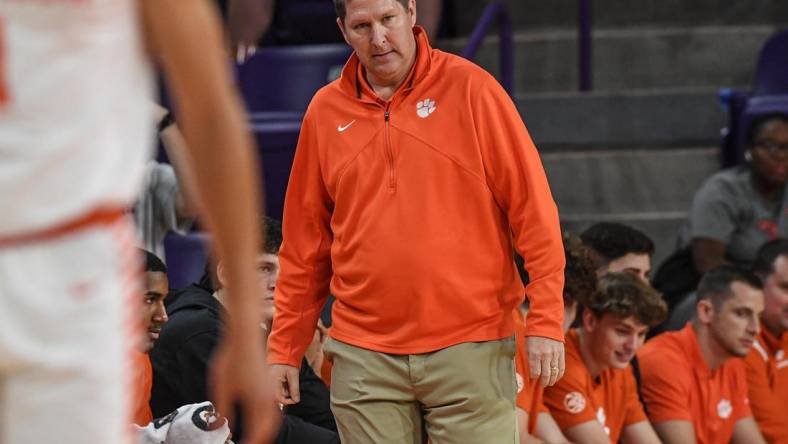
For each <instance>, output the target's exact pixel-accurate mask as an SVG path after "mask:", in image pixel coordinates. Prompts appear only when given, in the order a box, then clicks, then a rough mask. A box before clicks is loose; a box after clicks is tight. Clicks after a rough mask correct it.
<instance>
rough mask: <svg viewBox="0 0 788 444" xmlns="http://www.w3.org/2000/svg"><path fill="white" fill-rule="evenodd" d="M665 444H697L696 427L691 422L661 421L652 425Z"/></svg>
mask: <svg viewBox="0 0 788 444" xmlns="http://www.w3.org/2000/svg"><path fill="white" fill-rule="evenodd" d="M652 425H653V426H654V431H656V432H657V435H658V436H659V438H660V439H661V440H662V442H664V443H665V444H695V442H696V441H695V427H694V426H693V425H692V423H691V422H689V421H682V420H676V421H661V422H655V423H653V424H652Z"/></svg>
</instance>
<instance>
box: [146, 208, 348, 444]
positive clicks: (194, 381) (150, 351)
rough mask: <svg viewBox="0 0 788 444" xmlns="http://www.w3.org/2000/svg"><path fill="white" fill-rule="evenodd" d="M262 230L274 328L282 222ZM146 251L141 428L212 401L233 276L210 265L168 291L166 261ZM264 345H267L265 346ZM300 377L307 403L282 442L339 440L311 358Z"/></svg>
mask: <svg viewBox="0 0 788 444" xmlns="http://www.w3.org/2000/svg"><path fill="white" fill-rule="evenodd" d="M261 231H262V233H263V235H264V236H262V239H264V241H263V244H262V245H261V251H262V252H263V253H261V254H260V256H259V257H258V263H257V268H258V272H259V275H258V276H259V284H260V292H261V297H262V298H263V301H264V303H263V310H262V313H260V319H261V329H263V330H264V331H269V330H270V326H271V322H272V319H273V303H272V301H273V291H274V288H275V284H276V278H277V276H278V273H279V260H278V256H277V255H278V252H279V247H280V245H281V242H282V234H281V225H280V223H279V222H278V221H275V220H273V219H270V218H264V219H263V221H262V223H261ZM144 254H145V257H146V273H145V294H144V298H145V299H144V300H145V303H144V305H143V314H144V315H143V321H144V322H145V325H146V331H147V332H148V334H147V339H148V340H147V342H146V344H144V346H143V347H142V349H144V351H145V352H146V353H147V354H140V356H138V359H137V360H136V362H137V365H136V366H135V367H136V369H137V378H136V380H137V384H136V386H137V388H138V389H139V390H138V396H137V399H136V402H135V412H136V413H135V417H134V420H135V423H136V424H138V425H139V426H145V425H147V424H148V423H149V422H150V421H151V419H152V418H153V417H156V418H169V417H171V416H172V417H173V418H176V417H177V415H178V412H179V411H184V409H186V410H189V409H192V410H193V408H192V407H194V406H195V405H199V406H201V407H205V405H204V402H205V401H207V400H209V399H210V397H209V395H208V386H209V383H208V378H209V375H210V362H211V358H212V355H213V353H214V351H215V350H216V347H217V345H218V344H219V342H220V339H221V335H222V334H223V331H224V329H225V328H226V325H225V323H224V322H225V321H224V319H226V317H225V316H223V312H224V308H223V305H222V304H223V302H222V301H223V295H224V289H223V285H222V282H225V279H224V268H223V266H222V264H221V263H219V264H217V266H216V267H215V268H213V267H211V266H210V265H209V266H208V267H207V270H206V274H207V276H205V277H204V279H202V280H201V282H199V283H195V284H193V285H190V286H188V287H186V288H183V289H180V290H174V291H172V292H170V293H169V295H168V288H167V287H168V285H167V276H166V266H165V265H164V263H163V262H162V261H161V260H159V259H158V258H157V257H156V256H155V255H153V254H152V253H150V252H144ZM214 287H215V288H214ZM165 297H166V310H165ZM261 336H262V337H263V338H264V337H265V336H264V335H261ZM260 346H261V347H264V344H263V343H261V344H260ZM316 348H317V349H318V350H319V347H316ZM310 358H311V361H312V362H313V363H319V362H320V359H319V358H316V357H314V356H310ZM317 370H319V368H318V369H317ZM261 377H265V375H261ZM299 383H300V388H301V394H302V397H301V402H300V403H298V404H296V405H293V406H289V407H287V408H286V409H285V410H284V412H283V419H282V425H281V427H280V431H279V433H278V435H277V437H276V440H275V441H274V442H275V443H282V444H284V443H302V442H310V443H317V444H320V443H326V444H331V443H338V442H339V438H338V435H337V433H336V423H335V421H334V418H333V415H332V414H331V410H330V408H329V393H328V389H327V387H326V386H325V384H324V383H323V382H322V381H321V380H320V378H319V377H318V376H317V375H316V373H315V371H314V370H313V369H312V367H311V366H310V364H309V362H308V361H307V359H306V358H305V360H304V362H303V363H302V366H301V375H300V380H299ZM184 406H186V407H184ZM157 421H159V420H157ZM155 429H157V430H158V427H155ZM243 429H244V428H243V424H242V423H240V422H238V421H236V423H235V426H234V427H233V429H232V434H233V439H234V440H236V442H237V441H238V440H240V439H242V438H243V431H244V430H243ZM206 439H207V438H206ZM195 442H198V441H195ZM199 442H202V441H199ZM204 442H206V443H208V442H213V441H204ZM221 442H222V443H223V442H224V441H221Z"/></svg>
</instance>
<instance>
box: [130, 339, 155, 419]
mask: <svg viewBox="0 0 788 444" xmlns="http://www.w3.org/2000/svg"><path fill="white" fill-rule="evenodd" d="M133 365H134V368H133V372H132V374H133V379H132V381H133V382H132V383H133V384H134V385H133V389H132V402H133V404H132V409H131V411H132V413H133V414H134V417H133V418H134V424H137V425H140V426H143V427H144V426H146V425H147V424H148V423H149V422H151V421H153V413H152V412H151V410H150V392H151V388H152V387H153V368H152V367H151V364H150V358H149V357H148V354H147V353H136V354H135V356H134V363H133Z"/></svg>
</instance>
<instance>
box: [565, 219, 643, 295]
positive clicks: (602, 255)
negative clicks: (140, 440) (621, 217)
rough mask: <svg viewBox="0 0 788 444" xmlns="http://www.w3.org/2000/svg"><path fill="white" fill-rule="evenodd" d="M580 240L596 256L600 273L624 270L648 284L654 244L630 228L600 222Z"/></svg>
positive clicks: (589, 229)
mask: <svg viewBox="0 0 788 444" xmlns="http://www.w3.org/2000/svg"><path fill="white" fill-rule="evenodd" d="M580 240H582V241H583V244H585V245H586V246H587V247H588V248H590V249H591V251H592V252H593V253H594V259H595V261H596V265H597V274H598V275H600V276H601V275H603V274H605V273H614V272H617V271H623V272H625V273H630V274H633V275H635V276H637V277H638V278H640V280H642V281H643V282H646V283H648V282H649V279H650V277H651V256H652V255H653V254H654V241H652V240H651V238H649V237H648V236H646V234H645V233H643V232H642V231H640V230H637V229H635V228H632V227H630V226H629V225H624V224H619V223H615V222H599V223H596V224H594V225H592V226H590V227H589V228H588V229H586V230H585V231H583V232H582V233H581V234H580Z"/></svg>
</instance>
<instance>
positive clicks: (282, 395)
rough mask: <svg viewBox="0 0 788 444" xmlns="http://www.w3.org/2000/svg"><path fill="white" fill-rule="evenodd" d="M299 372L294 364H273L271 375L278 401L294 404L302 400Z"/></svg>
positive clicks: (270, 370)
mask: <svg viewBox="0 0 788 444" xmlns="http://www.w3.org/2000/svg"><path fill="white" fill-rule="evenodd" d="M299 373H300V372H299V371H298V369H297V368H296V367H293V366H292V365H284V364H273V365H272V366H271V368H270V369H269V375H270V376H269V377H270V381H271V384H273V390H272V392H273V394H274V397H275V398H276V400H277V402H279V403H280V404H284V405H292V404H297V403H298V401H300V400H301V392H300V390H299V388H298V375H299Z"/></svg>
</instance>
